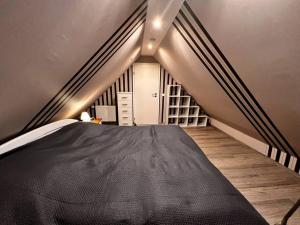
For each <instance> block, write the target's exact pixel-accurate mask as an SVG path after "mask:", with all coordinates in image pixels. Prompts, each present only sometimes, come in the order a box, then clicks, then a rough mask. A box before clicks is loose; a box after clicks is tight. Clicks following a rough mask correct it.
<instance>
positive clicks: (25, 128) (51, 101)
mask: <svg viewBox="0 0 300 225" xmlns="http://www.w3.org/2000/svg"><path fill="white" fill-rule="evenodd" d="M146 1H147V0H144V1H143V2H142V3H141V4H140V5H139V6H138V7H137V8H136V9H135V10H134V11H133V13H131V14H130V16H129V17H128V18H127V19H126V20H125V21H124V22H123V23H122V24H121V26H120V27H119V28H118V29H117V30H116V31H115V32H114V33H113V35H111V36H110V38H109V39H108V40H106V42H105V43H104V44H103V45H102V46H101V47H100V48H99V49H98V50H97V51H96V52H95V53H94V54H93V55H92V57H91V58H90V59H89V60H88V61H87V62H86V63H85V64H84V65H83V66H82V67H81V68H80V69H79V71H77V73H76V74H75V75H74V76H73V77H72V78H71V79H70V80H69V81H68V82H67V83H66V84H65V85H64V86H63V87H62V88H61V89H60V91H58V93H57V94H56V95H55V96H54V97H53V98H51V100H50V101H49V102H48V103H47V104H46V105H45V106H44V107H43V108H42V109H41V110H40V111H39V112H38V113H37V114H36V115H35V116H34V117H33V118H32V119H31V120H30V121H29V123H27V124H26V126H25V127H24V128H23V129H22V130H21V131H20V132H19V134H22V133H23V132H24V131H26V130H27V128H28V127H29V126H31V125H32V123H33V122H34V121H35V120H36V119H37V118H38V117H39V116H40V115H41V114H42V113H43V111H45V110H46V109H47V108H48V106H49V105H51V104H52V103H53V102H54V101H55V99H56V98H57V97H58V96H59V95H61V94H62V93H63V91H64V89H65V88H67V86H68V85H69V84H71V83H72V81H73V80H74V79H75V78H77V77H78V75H79V74H80V73H81V72H82V71H83V70H84V69H85V68H86V67H87V66H88V65H89V63H90V62H92V60H93V59H94V58H95V57H96V56H97V54H98V53H99V52H100V51H101V50H102V49H103V48H104V47H105V46H106V45H107V44H108V43H109V42H110V41H111V40H112V38H114V37H115V35H116V34H117V33H118V32H119V31H120V30H121V29H122V28H123V27H124V26H125V24H126V23H127V22H128V21H129V20H130V19H131V18H132V17H133V16H134V15H135V14H136V12H138V10H139V9H140V8H141V7H142V6H143V5H144V3H145V2H146ZM81 76H82V75H81ZM55 104H56V103H55ZM55 104H54V105H55ZM48 111H49V110H47V111H46V112H48ZM41 118H42V117H41ZM38 121H40V119H38ZM34 125H36V122H35V123H34ZM34 125H33V127H34Z"/></svg>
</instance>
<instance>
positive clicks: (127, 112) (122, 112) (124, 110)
mask: <svg viewBox="0 0 300 225" xmlns="http://www.w3.org/2000/svg"><path fill="white" fill-rule="evenodd" d="M118 115H126V116H131V115H132V109H131V108H119V109H118Z"/></svg>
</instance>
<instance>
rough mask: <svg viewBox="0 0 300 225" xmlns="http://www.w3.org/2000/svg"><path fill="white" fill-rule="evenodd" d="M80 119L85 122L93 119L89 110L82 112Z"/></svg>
mask: <svg viewBox="0 0 300 225" xmlns="http://www.w3.org/2000/svg"><path fill="white" fill-rule="evenodd" d="M80 119H81V120H82V121H83V122H90V121H91V117H90V115H89V114H88V113H87V112H82V113H81V116H80Z"/></svg>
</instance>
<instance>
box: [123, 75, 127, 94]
mask: <svg viewBox="0 0 300 225" xmlns="http://www.w3.org/2000/svg"><path fill="white" fill-rule="evenodd" d="M125 82H126V81H125V73H123V91H124V92H125V91H126V89H125V87H126V85H125Z"/></svg>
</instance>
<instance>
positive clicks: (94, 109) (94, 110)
mask: <svg viewBox="0 0 300 225" xmlns="http://www.w3.org/2000/svg"><path fill="white" fill-rule="evenodd" d="M93 106H94V107H93V117H96V104H95V103H94V104H93Z"/></svg>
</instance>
